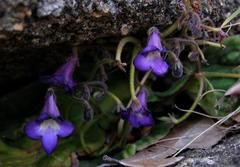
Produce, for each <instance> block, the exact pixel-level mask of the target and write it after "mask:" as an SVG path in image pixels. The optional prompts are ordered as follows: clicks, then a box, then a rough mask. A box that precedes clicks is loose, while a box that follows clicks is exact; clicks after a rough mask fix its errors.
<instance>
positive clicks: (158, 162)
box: [119, 157, 184, 167]
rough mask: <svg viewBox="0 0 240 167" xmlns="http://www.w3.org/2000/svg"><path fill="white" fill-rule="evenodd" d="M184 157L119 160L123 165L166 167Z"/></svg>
mask: <svg viewBox="0 0 240 167" xmlns="http://www.w3.org/2000/svg"><path fill="white" fill-rule="evenodd" d="M183 158H184V157H171V158H166V159H142V160H138V161H128V160H127V159H126V160H122V161H119V163H120V164H121V165H124V166H128V167H166V166H169V165H173V164H175V163H177V162H179V161H181V160H182V159H183Z"/></svg>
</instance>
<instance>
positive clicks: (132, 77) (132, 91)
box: [129, 46, 140, 101]
mask: <svg viewBox="0 0 240 167" xmlns="http://www.w3.org/2000/svg"><path fill="white" fill-rule="evenodd" d="M139 50H140V48H139V47H137V46H135V47H134V49H133V52H132V60H131V65H130V78H129V86H130V94H131V100H132V101H135V100H137V96H136V92H135V82H134V80H135V67H134V65H133V60H134V58H135V56H136V55H137V53H138V52H139Z"/></svg>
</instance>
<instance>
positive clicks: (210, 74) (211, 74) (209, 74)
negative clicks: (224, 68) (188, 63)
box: [201, 72, 240, 78]
mask: <svg viewBox="0 0 240 167" xmlns="http://www.w3.org/2000/svg"><path fill="white" fill-rule="evenodd" d="M201 74H202V75H204V76H205V77H222V78H224V77H226V78H240V74H236V73H221V72H201Z"/></svg>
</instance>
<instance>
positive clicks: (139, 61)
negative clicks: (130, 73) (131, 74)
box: [133, 53, 150, 71]
mask: <svg viewBox="0 0 240 167" xmlns="http://www.w3.org/2000/svg"><path fill="white" fill-rule="evenodd" d="M133 64H134V66H135V68H136V69H138V70H139V71H148V70H150V64H149V62H148V58H147V57H146V56H144V55H143V54H141V53H140V54H138V55H137V56H136V57H135V59H134V60H133Z"/></svg>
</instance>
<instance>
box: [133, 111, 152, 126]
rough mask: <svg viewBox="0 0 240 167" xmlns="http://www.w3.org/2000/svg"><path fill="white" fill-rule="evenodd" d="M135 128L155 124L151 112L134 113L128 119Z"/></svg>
mask: <svg viewBox="0 0 240 167" xmlns="http://www.w3.org/2000/svg"><path fill="white" fill-rule="evenodd" d="M128 121H129V123H130V124H131V125H132V127H133V128H138V127H140V126H151V125H152V124H153V118H152V116H151V114H150V113H141V112H139V113H136V112H135V113H132V114H131V115H130V116H129V119H128Z"/></svg>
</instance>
